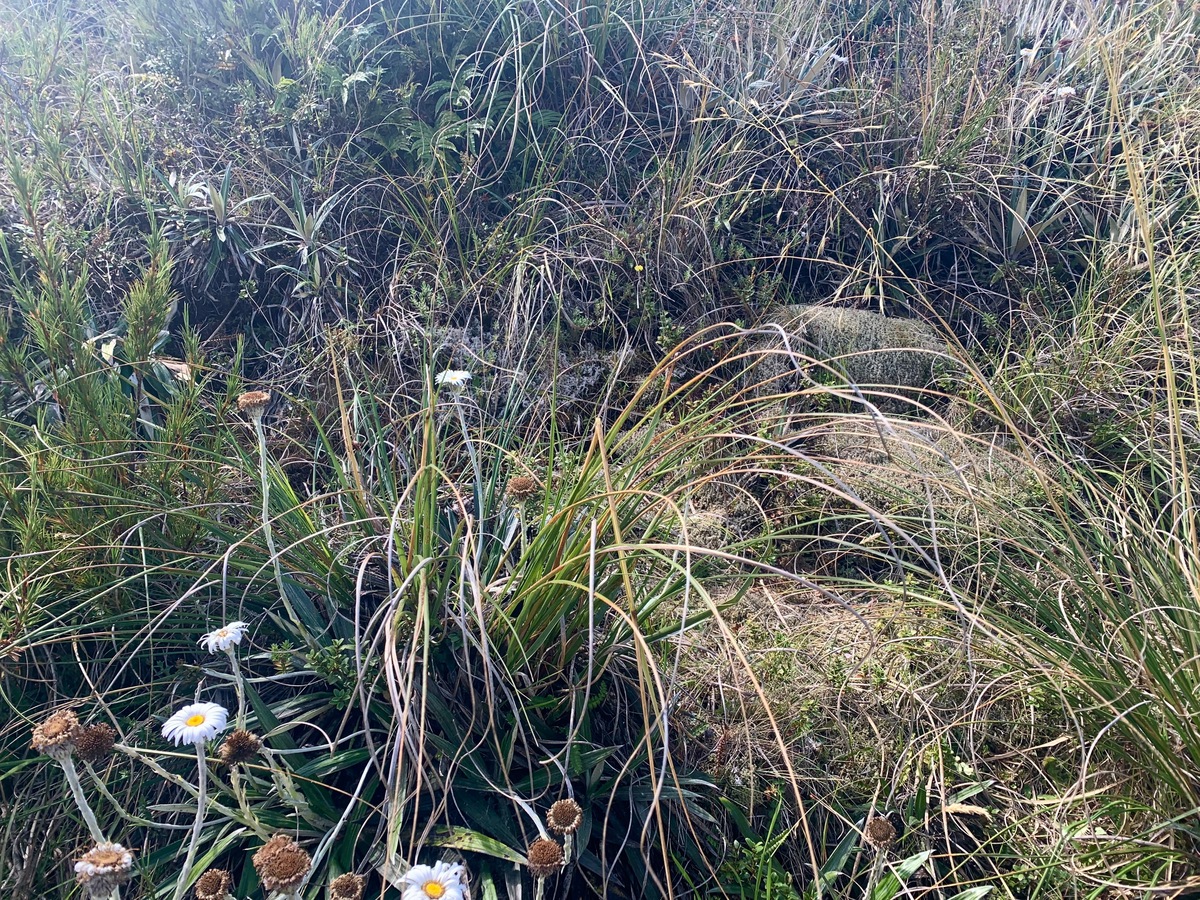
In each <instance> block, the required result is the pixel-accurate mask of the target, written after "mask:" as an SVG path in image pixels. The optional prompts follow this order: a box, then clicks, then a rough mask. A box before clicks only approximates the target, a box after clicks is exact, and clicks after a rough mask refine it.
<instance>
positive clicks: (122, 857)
mask: <svg viewBox="0 0 1200 900" xmlns="http://www.w3.org/2000/svg"><path fill="white" fill-rule="evenodd" d="M132 876H133V851H131V850H126V849H125V848H124V847H122V846H121V845H120V844H109V843H100V844H96V845H95V846H94V847H92V849H91V850H89V851H88V852H87V853H85V854H83V856H81V857H79V859H77V860H75V880H76V881H77V882H79V886H80V887H82V888H83V890H84V893H85V894H87V895H88V896H89V897H105V898H107V897H109V896H110V895H111V894H112V892H113V891H114V890H116V889H117V888H118V887H120V886H121V885H123V884H124V883H125V882H127V881H128V880H129V879H130V878H131V877H132Z"/></svg>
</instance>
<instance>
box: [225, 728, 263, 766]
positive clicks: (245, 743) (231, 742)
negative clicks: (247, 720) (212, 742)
mask: <svg viewBox="0 0 1200 900" xmlns="http://www.w3.org/2000/svg"><path fill="white" fill-rule="evenodd" d="M261 749H262V741H260V740H259V739H258V738H257V737H256V736H255V735H253V734H251V733H250V732H249V731H246V730H245V729H244V728H239V729H238V730H237V731H235V732H233V733H232V734H231V735H229V737H227V738H225V741H224V742H223V743H222V744H221V747H220V749H219V750H217V755H218V756H220V757H221V762H223V763H225V765H227V766H236V765H238V764H239V763H248V762H250V760H252V759H254V757H256V756H258V751H260V750H261Z"/></svg>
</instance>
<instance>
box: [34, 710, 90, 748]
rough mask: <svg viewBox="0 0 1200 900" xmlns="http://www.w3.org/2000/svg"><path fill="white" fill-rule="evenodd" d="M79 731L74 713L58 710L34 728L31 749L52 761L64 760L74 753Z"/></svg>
mask: <svg viewBox="0 0 1200 900" xmlns="http://www.w3.org/2000/svg"><path fill="white" fill-rule="evenodd" d="M81 730H82V729H80V727H79V718H78V717H77V716H76V715H75V713H73V712H71V710H69V709H60V710H59V711H58V712H56V713H54V714H53V715H51V716H50V718H48V719H46V721H44V722H42V723H40V724H38V725H37V726H35V727H34V729H33V743H32V747H33V749H34V750H36V751H37V752H38V753H45V754H46V755H47V756H50V757H52V758H54V759H57V760H63V759H66V758H67V757H68V756H70V755H71V754H72V753H74V752H75V742H76V741H77V740H78V739H79V733H80V731H81Z"/></svg>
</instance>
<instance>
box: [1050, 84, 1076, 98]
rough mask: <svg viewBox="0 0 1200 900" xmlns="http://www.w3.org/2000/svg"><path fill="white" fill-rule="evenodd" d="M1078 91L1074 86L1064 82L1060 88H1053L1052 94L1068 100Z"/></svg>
mask: <svg viewBox="0 0 1200 900" xmlns="http://www.w3.org/2000/svg"><path fill="white" fill-rule="evenodd" d="M1078 93H1079V92H1078V91H1076V90H1075V88H1073V87H1071V86H1070V85H1069V84H1065V85H1063V86H1062V87H1060V88H1055V89H1054V96H1055V97H1057V98H1058V99H1059V100H1070V99H1071V98H1072V97H1075V96H1077V95H1078Z"/></svg>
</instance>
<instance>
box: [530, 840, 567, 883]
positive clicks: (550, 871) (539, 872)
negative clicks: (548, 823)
mask: <svg viewBox="0 0 1200 900" xmlns="http://www.w3.org/2000/svg"><path fill="white" fill-rule="evenodd" d="M525 856H526V857H527V858H528V859H529V874H530V875H532V876H533V877H534V878H549V877H550V876H551V875H554V874H555V873H557V872H558V870H559V869H561V868H562V865H563V848H562V845H561V844H559V843H558V841H552V840H549V839H547V838H538V839H537V840H536V841H534V842H533V843H532V844H530V845H529V849H528V850H527V851H526V853H525Z"/></svg>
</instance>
